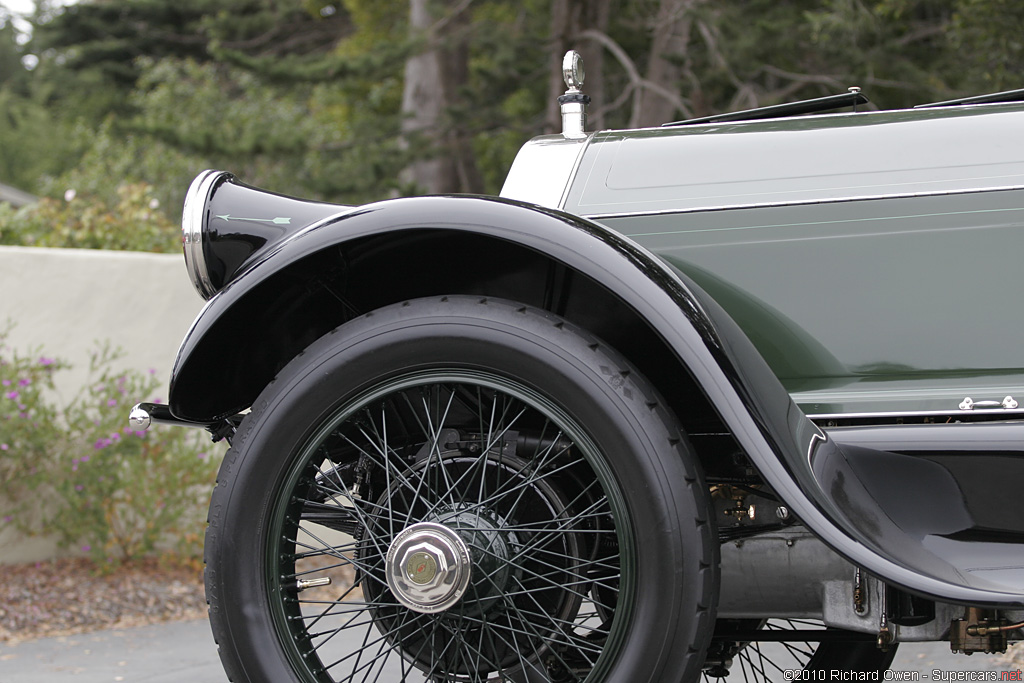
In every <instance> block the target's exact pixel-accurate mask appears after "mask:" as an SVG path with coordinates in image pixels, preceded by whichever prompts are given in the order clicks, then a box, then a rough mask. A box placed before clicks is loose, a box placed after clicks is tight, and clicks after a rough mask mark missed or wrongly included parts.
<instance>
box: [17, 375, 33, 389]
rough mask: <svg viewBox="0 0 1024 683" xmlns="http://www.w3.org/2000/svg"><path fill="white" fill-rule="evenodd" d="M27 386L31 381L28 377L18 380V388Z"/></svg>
mask: <svg viewBox="0 0 1024 683" xmlns="http://www.w3.org/2000/svg"><path fill="white" fill-rule="evenodd" d="M29 384H32V380H30V379H29V378H28V377H23V378H21V379H19V380H18V386H19V387H27V386H28V385H29Z"/></svg>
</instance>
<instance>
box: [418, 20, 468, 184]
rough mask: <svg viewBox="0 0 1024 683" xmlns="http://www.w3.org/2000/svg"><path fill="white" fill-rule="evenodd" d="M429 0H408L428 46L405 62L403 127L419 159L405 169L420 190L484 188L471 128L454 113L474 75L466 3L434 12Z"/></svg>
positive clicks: (419, 35)
mask: <svg viewBox="0 0 1024 683" xmlns="http://www.w3.org/2000/svg"><path fill="white" fill-rule="evenodd" d="M435 4H436V3H433V2H431V1H430V0H409V30H410V32H411V34H412V36H413V37H414V38H417V37H418V38H422V39H424V40H425V41H426V43H425V49H424V51H423V52H421V53H420V54H417V55H413V56H412V57H410V58H409V59H408V60H407V61H406V63H405V87H404V90H403V92H402V117H403V119H402V133H403V135H404V136H405V137H404V139H405V142H406V145H408V148H409V149H410V150H411V151H412V152H413V158H414V161H413V162H412V163H411V164H410V165H409V166H408V167H406V169H405V171H403V173H402V181H403V183H404V184H407V185H410V186H412V187H413V188H414V191H416V192H425V193H427V194H443V193H447V192H482V191H483V180H482V179H481V178H480V174H479V172H478V171H477V167H476V159H475V157H474V154H473V147H472V132H471V131H466V130H465V129H464V128H461V127H460V126H458V125H457V124H456V123H455V122H454V121H453V117H452V116H451V112H452V110H453V109H458V108H459V105H460V104H462V103H461V102H460V96H459V92H460V90H461V89H462V88H463V86H464V85H465V84H466V82H467V81H468V78H469V66H468V61H469V47H468V44H467V31H466V30H465V27H466V25H467V23H468V22H467V20H466V18H465V13H464V12H463V11H462V10H464V9H465V7H466V3H465V2H462V3H454V2H447V3H445V9H446V10H447V14H446V15H443V16H435V15H434V14H433V13H432V12H431V11H430V6H431V5H435Z"/></svg>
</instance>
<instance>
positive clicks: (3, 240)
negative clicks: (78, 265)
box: [0, 184, 181, 252]
mask: <svg viewBox="0 0 1024 683" xmlns="http://www.w3.org/2000/svg"><path fill="white" fill-rule="evenodd" d="M65 197H66V200H58V199H43V200H41V201H40V202H39V203H38V204H35V205H32V206H27V207H23V208H21V209H20V210H17V211H15V210H13V209H11V208H10V207H8V206H6V205H0V244H7V245H15V246H28V247H73V248H80V249H120V250H129V251H155V252H174V251H178V250H180V248H181V232H180V230H179V228H178V227H177V226H176V225H175V224H174V223H172V222H171V221H170V220H168V219H167V217H166V216H165V215H164V214H163V213H161V212H160V210H159V207H160V202H159V200H158V199H157V198H156V196H155V195H154V192H153V188H152V187H151V186H149V185H145V184H132V185H121V186H120V187H119V188H118V189H117V197H118V200H117V203H116V204H114V205H113V206H108V205H107V204H106V203H105V202H103V201H102V200H98V199H89V198H88V197H81V196H78V195H77V192H76V191H75V190H69V191H68V192H67V193H66V195H65Z"/></svg>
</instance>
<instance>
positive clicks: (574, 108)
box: [558, 50, 590, 139]
mask: <svg viewBox="0 0 1024 683" xmlns="http://www.w3.org/2000/svg"><path fill="white" fill-rule="evenodd" d="M585 76H586V73H585V71H584V70H583V59H582V58H581V57H580V53H579V52H576V51H575V50H569V51H568V52H566V53H565V57H563V58H562V78H563V79H565V86H566V87H567V88H568V90H566V91H565V94H564V95H562V96H561V97H559V98H558V104H559V106H560V107H561V110H562V135H563V136H564V137H566V138H570V139H574V138H584V137H586V136H587V134H586V132H585V129H586V127H587V105H588V104H590V96H589V95H584V94H583V93H582V92H580V88H582V87H583V79H584V77H585Z"/></svg>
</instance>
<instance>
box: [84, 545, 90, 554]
mask: <svg viewBox="0 0 1024 683" xmlns="http://www.w3.org/2000/svg"><path fill="white" fill-rule="evenodd" d="M90 550H92V546H91V545H83V546H82V552H83V553H87V552H89V551H90Z"/></svg>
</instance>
